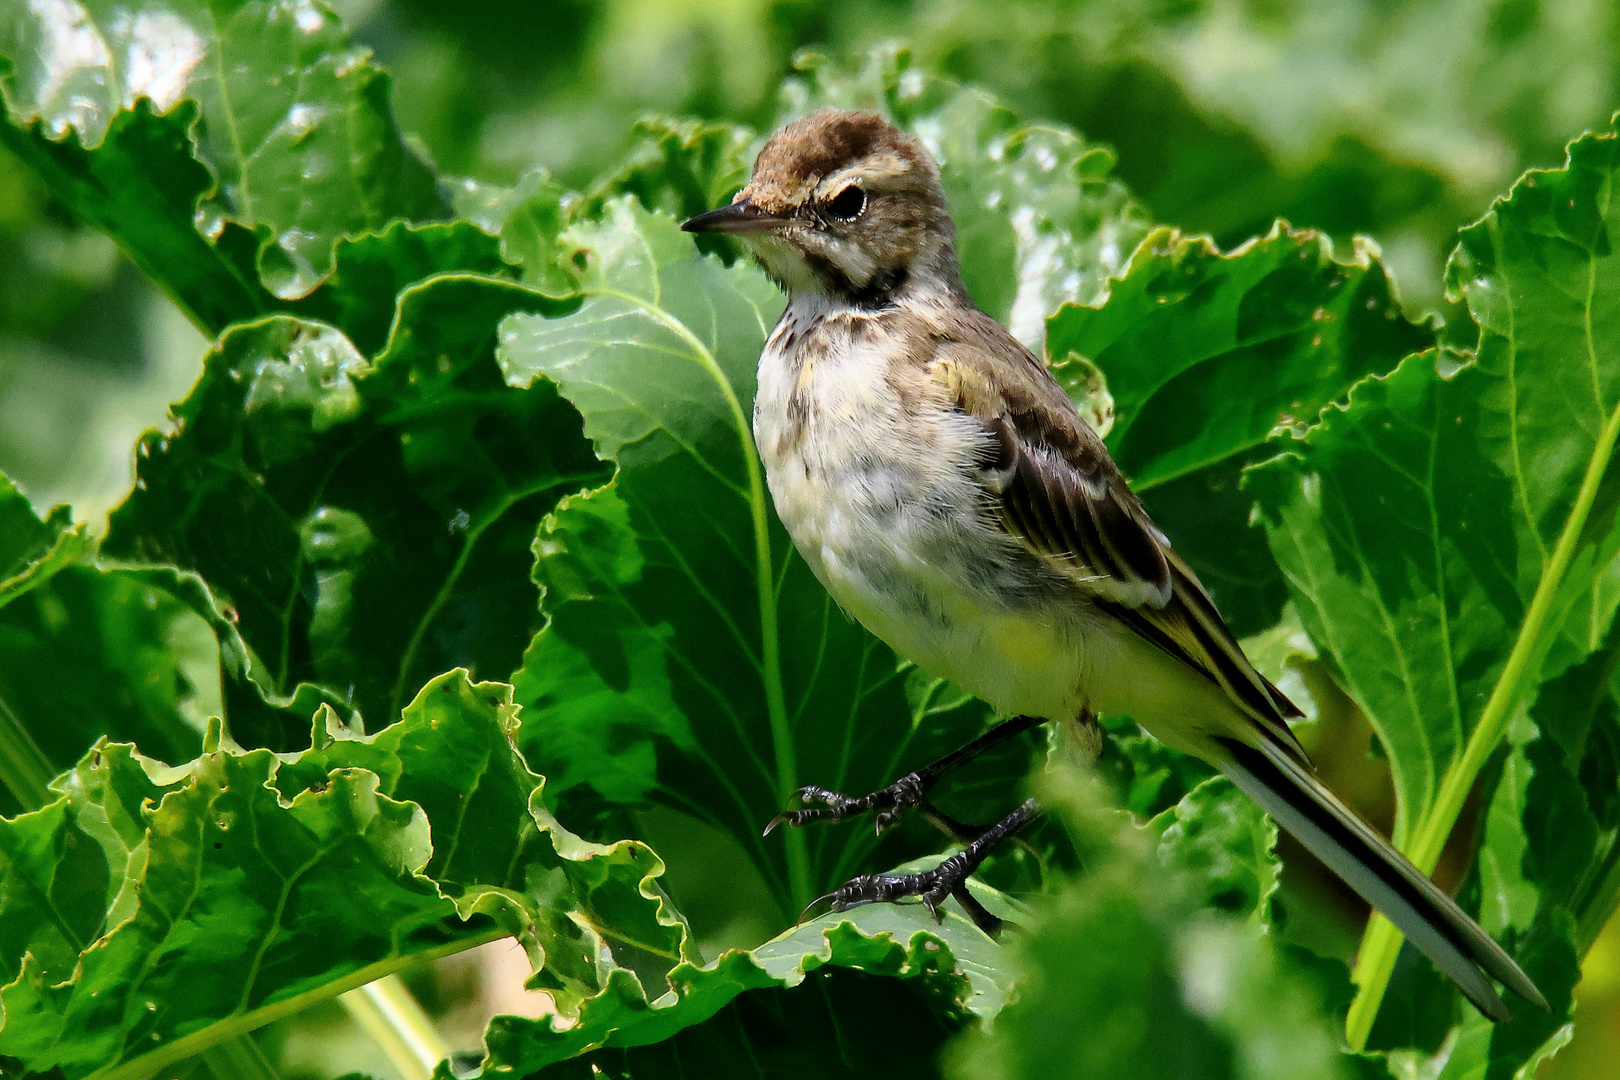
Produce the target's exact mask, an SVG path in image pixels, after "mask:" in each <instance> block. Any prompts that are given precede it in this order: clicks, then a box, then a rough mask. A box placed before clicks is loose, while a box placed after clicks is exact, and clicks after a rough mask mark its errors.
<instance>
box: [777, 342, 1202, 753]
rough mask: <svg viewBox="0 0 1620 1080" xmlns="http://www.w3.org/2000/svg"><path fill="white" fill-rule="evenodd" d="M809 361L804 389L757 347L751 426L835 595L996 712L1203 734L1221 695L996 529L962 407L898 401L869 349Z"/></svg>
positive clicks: (971, 425) (1179, 736) (795, 526)
mask: <svg viewBox="0 0 1620 1080" xmlns="http://www.w3.org/2000/svg"><path fill="white" fill-rule="evenodd" d="M774 340H775V339H774V338H773V341H774ZM818 363H821V364H823V365H825V366H826V367H830V368H832V369H833V370H825V369H824V370H821V371H818V372H817V373H816V375H817V377H816V378H815V379H814V380H811V381H810V386H809V387H808V388H807V386H806V380H804V379H795V375H796V374H797V372H796V370H795V369H794V368H792V367H791V366H790V365H789V364H788V363H787V362H786V360H785V359H784V358H782V357H781V356H778V355H773V351H772V350H771V349H770V348H769V347H768V348H767V351H766V354H765V355H764V356H762V357H761V366H760V382H759V392H758V397H757V398H756V402H755V415H754V429H755V439H756V441H757V443H758V446H759V450H760V456H761V458H762V460H763V461H764V464H765V470H766V477H767V480H768V483H769V485H770V491H771V496H772V499H773V501H774V502H775V505H776V510H777V514H778V515H779V516H780V517H781V519H782V522H783V524H784V525H785V526H786V527H787V530H788V532H789V534H790V535H791V536H792V538H793V542H794V544H795V545H796V546H797V548H798V550H799V552H800V554H801V555H803V557H804V559H805V561H806V562H807V563H808V564H809V565H810V568H811V569H812V570H813V571H814V572H815V575H816V577H817V578H818V579H820V581H821V582H822V584H823V585H825V586H826V588H827V591H828V592H829V593H830V594H831V595H832V597H833V599H834V600H836V601H837V602H838V604H839V605H840V606H841V607H842V608H843V609H844V611H846V612H847V613H848V614H849V615H851V616H852V617H854V618H855V619H857V620H858V621H859V622H860V623H861V624H862V625H864V626H865V627H866V628H867V629H868V630H870V631H871V632H872V633H873V634H875V635H876V636H877V637H879V638H881V639H882V640H883V641H884V642H885V643H887V644H888V645H889V646H890V647H891V648H893V649H894V650H895V652H896V653H898V654H899V655H900V656H902V657H904V658H906V659H908V660H911V661H913V662H915V663H916V664H917V665H918V666H919V667H920V668H922V669H923V670H924V671H927V672H929V673H931V674H934V675H937V676H940V677H943V678H946V679H949V680H951V681H952V682H953V683H955V684H956V685H957V686H959V687H961V688H962V689H963V690H966V691H967V692H969V693H971V694H973V695H974V696H976V697H979V698H982V699H983V700H985V701H987V702H988V703H990V704H991V705H992V706H993V707H994V708H995V709H996V710H997V711H998V712H1001V713H1002V714H1004V715H1028V716H1036V717H1041V718H1044V719H1055V720H1067V719H1072V718H1074V717H1075V716H1077V715H1079V713H1080V712H1081V711H1082V709H1085V708H1092V709H1094V710H1096V711H1099V712H1105V713H1116V714H1124V715H1130V716H1132V717H1133V718H1134V719H1136V720H1137V721H1138V722H1140V723H1141V724H1143V725H1144V726H1145V727H1147V728H1148V729H1149V730H1150V731H1153V733H1154V734H1155V735H1158V736H1159V738H1161V739H1162V740H1164V741H1165V742H1167V743H1169V744H1171V745H1173V746H1176V747H1177V748H1179V749H1183V750H1187V751H1189V752H1193V753H1200V752H1203V751H1205V750H1206V749H1207V748H1206V746H1205V745H1203V743H1204V740H1203V738H1202V736H1203V734H1204V733H1205V732H1206V731H1218V730H1220V729H1222V728H1224V727H1226V726H1227V725H1225V724H1222V723H1221V719H1220V718H1221V717H1224V716H1227V715H1228V714H1230V712H1231V710H1232V705H1231V702H1230V701H1229V699H1227V698H1226V696H1225V694H1224V692H1221V691H1219V690H1217V689H1216V688H1215V686H1214V684H1212V683H1211V682H1210V681H1209V680H1207V679H1205V678H1204V677H1202V676H1200V675H1198V674H1196V673H1194V672H1192V671H1191V669H1189V668H1187V667H1185V666H1184V665H1182V664H1180V663H1179V662H1177V661H1175V660H1173V659H1171V658H1170V657H1169V656H1168V655H1166V654H1165V653H1163V652H1161V651H1160V650H1159V649H1158V648H1156V647H1154V646H1153V645H1151V644H1149V643H1148V642H1146V641H1145V640H1143V639H1142V638H1140V637H1139V636H1137V635H1136V634H1135V633H1134V632H1132V631H1130V630H1129V629H1128V628H1127V627H1125V626H1124V625H1123V624H1121V623H1119V622H1118V621H1117V620H1115V619H1114V618H1112V617H1109V616H1107V615H1105V614H1103V613H1102V612H1101V611H1099V610H1098V609H1097V608H1095V607H1094V606H1092V605H1091V604H1090V603H1089V602H1087V600H1086V599H1085V597H1084V595H1083V594H1081V593H1080V592H1079V591H1078V590H1077V589H1076V588H1075V586H1074V584H1073V582H1072V581H1069V580H1066V579H1064V578H1063V577H1062V576H1061V575H1059V574H1058V573H1057V572H1056V571H1054V570H1052V569H1050V568H1048V567H1046V566H1044V565H1043V564H1041V563H1040V562H1039V561H1038V560H1036V559H1035V558H1033V557H1032V556H1031V555H1030V554H1029V553H1028V552H1027V550H1026V549H1025V548H1024V547H1023V545H1022V544H1021V543H1020V542H1019V541H1017V540H1016V539H1014V538H1012V537H1010V536H1008V535H1007V534H1006V533H1004V532H1003V531H1001V529H1000V528H999V527H998V526H997V525H996V524H995V521H994V519H993V517H992V514H991V512H990V509H989V507H988V501H987V497H986V495H985V493H984V490H983V488H982V487H981V485H980V483H979V481H978V479H977V473H978V469H979V467H980V466H979V462H981V461H982V460H984V453H983V451H984V447H983V446H982V445H981V444H980V442H979V440H980V439H983V438H984V436H983V434H982V431H981V429H980V427H979V425H978V423H977V421H975V420H973V419H972V418H970V417H966V416H963V415H962V414H960V413H958V412H956V411H955V410H954V409H950V408H946V407H937V408H917V407H915V404H914V403H913V407H911V408H906V407H903V403H902V401H901V400H900V397H899V396H898V395H896V394H895V393H894V391H893V389H892V388H891V387H890V386H889V384H888V382H887V381H886V379H885V371H886V363H885V361H884V358H883V357H882V356H881V355H880V354H870V353H868V354H863V353H861V352H860V351H857V350H849V351H847V352H844V353H836V352H835V353H833V354H831V355H827V356H824V357H822V358H821V359H819V360H818ZM790 398H791V399H792V403H791V406H790ZM1208 721H1213V726H1209V727H1206V722H1208Z"/></svg>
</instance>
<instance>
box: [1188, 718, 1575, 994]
mask: <svg viewBox="0 0 1620 1080" xmlns="http://www.w3.org/2000/svg"><path fill="white" fill-rule="evenodd" d="M1220 741H1221V743H1222V745H1223V746H1224V748H1225V749H1226V750H1227V751H1228V753H1229V755H1230V757H1229V758H1228V760H1227V761H1226V762H1225V763H1224V764H1223V765H1222V766H1221V770H1222V771H1223V772H1224V773H1226V775H1227V776H1228V777H1230V778H1231V780H1232V782H1233V783H1234V784H1236V785H1237V786H1238V787H1239V788H1240V789H1241V790H1242V791H1243V792H1244V793H1245V794H1247V795H1248V796H1249V797H1250V798H1251V799H1253V800H1254V801H1255V802H1257V803H1259V804H1260V805H1261V807H1263V808H1264V809H1265V811H1266V812H1267V813H1268V814H1270V815H1271V816H1272V817H1273V818H1275V819H1276V820H1277V823H1278V824H1279V825H1281V826H1282V827H1283V828H1285V829H1287V830H1288V831H1289V832H1291V833H1293V834H1294V836H1295V837H1296V838H1297V839H1298V840H1299V842H1300V843H1302V844H1304V845H1305V847H1306V848H1308V849H1309V850H1310V852H1311V853H1312V854H1313V855H1315V856H1316V857H1317V858H1319V859H1321V860H1322V862H1324V863H1326V864H1327V866H1328V868H1329V869H1330V870H1332V871H1333V872H1334V873H1335V874H1338V875H1339V876H1340V877H1341V878H1343V879H1344V881H1345V883H1346V884H1347V885H1349V886H1350V887H1351V888H1352V889H1354V890H1356V892H1358V893H1360V894H1361V896H1362V898H1363V899H1365V900H1366V901H1367V902H1368V903H1370V904H1372V906H1373V907H1375V908H1377V909H1378V910H1379V911H1382V912H1383V913H1384V915H1385V916H1386V917H1388V919H1389V921H1390V922H1392V923H1394V924H1395V926H1396V927H1397V928H1398V929H1399V930H1400V931H1401V933H1403V934H1405V935H1406V937H1407V939H1408V940H1409V941H1411V942H1412V944H1414V945H1416V946H1417V947H1418V948H1419V949H1421V950H1423V953H1424V954H1425V955H1426V956H1428V957H1429V959H1431V960H1433V961H1434V962H1435V964H1436V966H1438V967H1439V968H1440V970H1441V971H1443V972H1445V973H1446V975H1448V976H1449V977H1450V978H1451V980H1452V981H1453V982H1455V983H1456V984H1457V986H1458V988H1459V989H1461V990H1462V992H1463V993H1464V994H1465V995H1467V997H1468V1000H1469V1001H1471V1002H1473V1003H1474V1007H1475V1008H1477V1009H1478V1010H1479V1011H1480V1012H1482V1013H1484V1014H1485V1015H1486V1016H1488V1017H1490V1018H1491V1019H1492V1020H1495V1021H1497V1022H1498V1023H1501V1022H1503V1021H1506V1020H1509V1019H1511V1018H1512V1017H1511V1015H1510V1014H1509V1013H1508V1010H1507V1006H1505V1005H1503V1004H1502V999H1501V998H1500V997H1498V996H1497V993H1496V988H1495V987H1493V986H1492V985H1491V982H1490V980H1489V979H1487V978H1486V977H1485V975H1484V974H1482V973H1481V972H1480V968H1484V969H1485V972H1487V973H1489V974H1490V975H1493V976H1495V977H1496V978H1497V979H1498V980H1499V981H1500V982H1501V983H1502V985H1503V986H1505V987H1507V988H1508V989H1509V990H1511V991H1513V992H1514V993H1515V994H1518V995H1519V996H1520V997H1522V998H1524V999H1525V1000H1526V1001H1529V1002H1531V1003H1532V1004H1534V1005H1537V1006H1539V1007H1541V1008H1543V1009H1545V1008H1546V1007H1547V1002H1546V1000H1545V999H1544V998H1543V997H1542V996H1541V993H1540V991H1538V990H1537V989H1536V987H1535V984H1534V983H1532V982H1531V981H1530V979H1529V978H1528V977H1527V976H1526V975H1525V973H1524V972H1523V971H1521V970H1520V969H1519V965H1518V964H1515V963H1514V962H1513V958H1512V957H1510V956H1508V954H1507V953H1506V952H1504V951H1503V950H1502V947H1501V946H1500V945H1498V944H1497V943H1496V942H1495V941H1493V940H1492V939H1491V937H1490V935H1488V934H1486V933H1485V931H1484V930H1482V929H1480V927H1479V924H1478V923H1476V922H1474V920H1473V919H1470V918H1469V917H1468V916H1467V915H1465V914H1464V913H1463V910H1462V908H1460V907H1458V906H1457V903H1456V901H1454V900H1452V899H1451V897H1449V896H1447V895H1446V894H1445V893H1444V892H1442V891H1441V890H1440V887H1439V886H1437V885H1435V883H1434V882H1432V881H1430V880H1429V879H1428V878H1427V877H1426V876H1424V874H1423V872H1422V871H1421V870H1419V869H1418V868H1417V867H1415V866H1413V865H1412V863H1411V862H1410V861H1408V859H1407V858H1406V856H1404V855H1402V854H1401V853H1400V852H1399V851H1396V850H1395V848H1394V847H1393V846H1392V845H1391V844H1390V843H1389V841H1387V840H1385V839H1384V838H1383V837H1382V836H1380V835H1378V833H1377V832H1376V831H1375V830H1374V829H1373V827H1372V826H1370V825H1368V824H1367V823H1366V822H1365V821H1363V820H1362V819H1361V817H1360V816H1358V815H1357V814H1356V812H1355V811H1354V810H1351V809H1350V808H1349V807H1348V806H1346V805H1344V803H1342V802H1340V801H1339V799H1338V797H1337V796H1336V795H1334V794H1333V793H1332V792H1331V791H1329V790H1328V789H1327V788H1325V787H1323V786H1322V783H1321V781H1319V780H1318V779H1317V778H1316V777H1315V776H1314V775H1313V774H1312V773H1311V772H1310V770H1309V769H1308V768H1307V767H1306V766H1304V765H1302V764H1300V763H1299V762H1298V761H1296V760H1295V759H1294V758H1293V757H1292V756H1291V755H1290V754H1289V752H1288V751H1287V750H1286V749H1285V748H1283V747H1281V746H1271V745H1264V746H1262V748H1261V749H1255V748H1254V747H1252V746H1247V745H1245V744H1243V743H1240V742H1237V741H1236V740H1231V739H1221V740H1220Z"/></svg>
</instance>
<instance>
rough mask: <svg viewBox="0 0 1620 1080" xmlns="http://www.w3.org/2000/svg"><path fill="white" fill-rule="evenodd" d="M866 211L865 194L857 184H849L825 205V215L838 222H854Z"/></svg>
mask: <svg viewBox="0 0 1620 1080" xmlns="http://www.w3.org/2000/svg"><path fill="white" fill-rule="evenodd" d="M865 209H866V192H864V191H862V190H861V186H860V185H859V184H851V185H849V186H848V187H846V188H845V189H844V190H843V191H840V192H839V193H838V194H837V195H834V196H833V197H832V201H831V202H829V203H828V204H827V213H829V214H831V215H832V216H833V217H835V218H838V219H839V220H840V221H854V220H855V219H856V218H858V217H860V216H861V211H862V210H865Z"/></svg>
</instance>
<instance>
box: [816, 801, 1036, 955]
mask: <svg viewBox="0 0 1620 1080" xmlns="http://www.w3.org/2000/svg"><path fill="white" fill-rule="evenodd" d="M1039 812H1040V811H1039V808H1038V807H1037V806H1036V804H1035V800H1034V799H1029V800H1027V801H1026V802H1025V803H1024V804H1023V805H1022V806H1020V807H1019V808H1018V809H1017V810H1014V811H1013V812H1012V813H1010V814H1008V815H1007V816H1006V817H1004V818H1002V819H1001V820H1000V821H998V822H996V823H995V824H994V825H992V826H990V828H988V829H986V830H984V832H983V833H982V834H981V835H979V836H978V837H976V838H975V839H974V840H973V841H972V842H971V843H970V844H968V845H967V847H965V848H963V849H962V850H961V851H959V852H957V853H956V854H955V855H952V856H950V857H949V858H947V859H945V860H944V861H942V862H941V863H940V864H939V865H938V866H936V867H934V868H933V869H931V870H924V871H922V872H921V873H916V874H862V875H860V876H859V877H853V878H850V879H849V880H848V881H846V882H844V884H842V885H840V886H839V887H838V888H837V889H834V890H833V891H832V892H830V893H828V894H827V895H826V896H822V897H817V898H816V899H815V900H814V901H812V902H811V903H810V905H809V906H808V907H806V908H805V909H804V914H808V913H809V911H810V908H813V907H815V906H816V904H819V903H821V902H822V901H823V900H827V901H830V904H829V906H830V907H831V909H832V910H833V911H848V910H849V909H850V908H853V907H860V906H861V905H862V904H883V903H893V902H895V901H896V900H901V899H904V898H905V897H908V896H915V897H916V898H917V899H919V900H921V901H922V904H923V906H924V907H925V908H927V909H928V913H929V914H930V915H932V916H933V917H934V921H935V922H943V921H944V918H945V915H944V912H942V911H941V910H940V906H941V905H942V904H944V903H945V898H946V897H947V896H954V897H956V899H957V902H958V903H960V904H961V905H962V909H963V910H964V911H965V912H967V916H968V918H970V919H972V920H973V923H974V925H975V926H977V927H978V928H979V929H980V930H983V931H984V932H985V933H986V934H989V935H991V936H994V935H995V934H996V932H997V931H998V930H1000V929H1001V925H1002V923H1001V920H1000V919H998V918H997V917H996V916H994V915H992V914H991V913H990V912H989V911H987V910H985V907H984V905H983V904H981V903H979V901H978V900H976V899H975V898H974V897H973V895H972V894H971V893H969V892H968V889H967V881H968V878H970V877H972V876H973V872H974V871H975V870H977V869H978V868H979V864H980V863H982V862H984V859H985V856H986V855H988V854H989V853H990V851H991V849H992V848H994V847H995V846H996V845H997V844H999V843H1001V842H1002V841H1003V840H1006V839H1007V838H1008V837H1010V836H1012V835H1013V834H1015V833H1017V831H1018V830H1019V829H1021V828H1023V827H1024V825H1026V824H1028V823H1029V822H1030V821H1031V820H1033V819H1034V818H1035V817H1036V816H1037V815H1038V814H1039ZM790 820H791V819H790ZM799 918H800V921H801V922H802V921H803V919H804V915H803V914H801V915H800V917H799Z"/></svg>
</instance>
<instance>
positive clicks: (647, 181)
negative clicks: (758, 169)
mask: <svg viewBox="0 0 1620 1080" xmlns="http://www.w3.org/2000/svg"><path fill="white" fill-rule="evenodd" d="M631 135H632V137H634V138H635V139H636V142H635V143H634V145H633V146H632V147H631V149H630V152H629V153H627V154H626V155H625V157H624V159H623V160H622V161H621V162H619V164H618V165H617V166H616V167H614V168H613V169H612V170H611V171H609V172H608V173H606V174H605V175H603V176H602V177H601V179H599V180H597V181H596V183H595V184H593V185H592V186H591V190H590V194H589V195H588V196H587V197H586V199H585V201H584V202H583V204H582V205H581V207H580V208H579V210H578V211H576V212H577V213H583V214H586V215H589V216H592V217H595V216H598V215H599V214H600V213H601V211H602V209H603V207H604V206H605V205H606V204H607V201H608V200H609V199H613V198H616V197H618V196H620V195H634V196H635V197H636V198H637V199H639V200H640V201H641V205H642V206H645V207H646V208H647V209H648V210H663V211H664V212H666V213H669V214H673V215H674V216H675V217H678V218H683V219H684V218H689V217H695V216H697V215H698V214H701V213H703V212H704V211H705V210H713V209H714V208H715V207H717V206H724V205H725V204H726V203H729V202H730V201H731V199H732V197H733V196H734V195H736V194H737V192H738V191H739V190H741V188H742V186H743V185H744V184H746V183H747V182H748V176H749V174H750V173H751V172H753V169H754V155H755V154H756V153H757V152H758V150H759V139H758V138H757V137H756V136H755V134H754V132H753V131H752V130H750V129H749V128H746V127H743V126H741V125H738V124H716V123H707V122H704V121H701V120H680V119H675V118H672V117H663V116H649V117H645V118H643V119H641V120H638V121H636V124H635V126H634V127H633V128H631Z"/></svg>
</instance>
